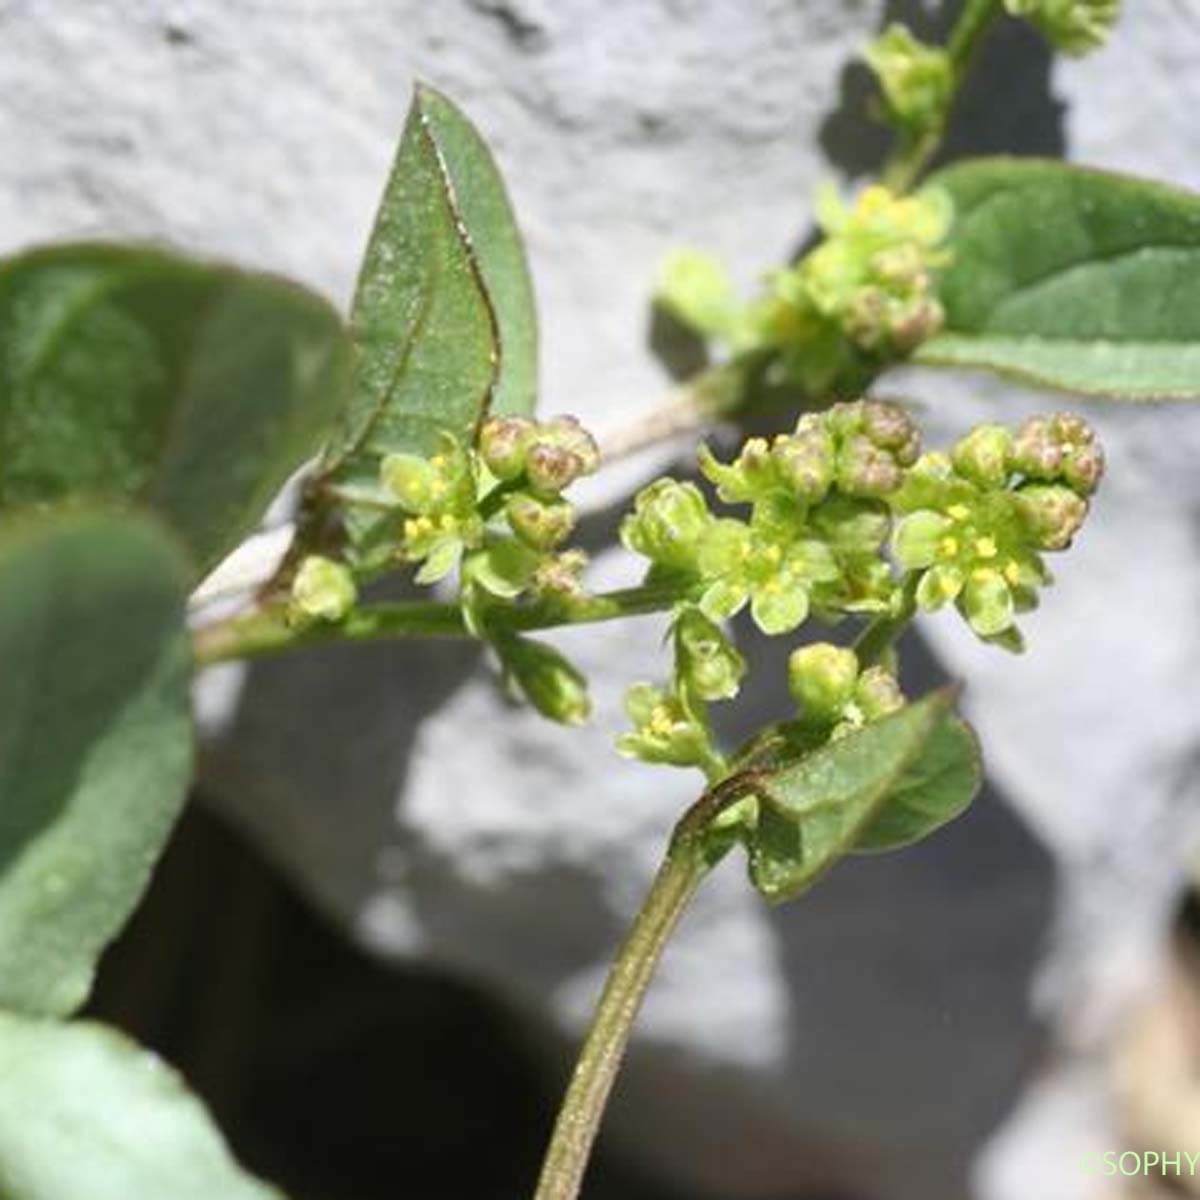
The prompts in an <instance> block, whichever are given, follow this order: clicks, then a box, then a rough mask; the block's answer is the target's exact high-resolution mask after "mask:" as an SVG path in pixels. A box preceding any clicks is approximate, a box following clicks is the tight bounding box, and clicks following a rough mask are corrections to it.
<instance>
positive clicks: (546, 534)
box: [505, 492, 575, 550]
mask: <svg viewBox="0 0 1200 1200" xmlns="http://www.w3.org/2000/svg"><path fill="white" fill-rule="evenodd" d="M505 516H506V517H507V518H508V524H509V527H510V528H511V529H512V531H513V533H515V534H516V535H517V537H519V538H520V539H521V541H523V542H524V543H525V544H526V545H527V546H530V547H532V548H533V549H534V550H553V549H554V548H555V547H556V546H559V545H561V544H562V543H563V542H565V541H566V540H567V538H568V537H570V536H571V531H572V529H574V528H575V510H574V508H572V507H571V505H570V504H568V503H567V502H566V501H565V500H542V499H539V498H538V497H537V496H531V495H529V494H528V493H525V492H515V493H513V495H511V496H510V497H509V498H508V501H507V502H506V504H505Z"/></svg>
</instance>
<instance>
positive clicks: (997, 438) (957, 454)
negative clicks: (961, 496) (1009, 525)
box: [950, 425, 1013, 488]
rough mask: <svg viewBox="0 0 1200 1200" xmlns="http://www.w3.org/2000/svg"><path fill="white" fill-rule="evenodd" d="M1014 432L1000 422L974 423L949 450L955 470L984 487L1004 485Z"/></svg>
mask: <svg viewBox="0 0 1200 1200" xmlns="http://www.w3.org/2000/svg"><path fill="white" fill-rule="evenodd" d="M1012 445H1013V435H1012V433H1011V432H1010V431H1009V430H1008V429H1007V428H1005V426H1003V425H977V426H976V427H975V428H974V429H972V430H971V432H970V433H968V434H967V436H966V437H964V438H962V439H960V440H959V442H958V443H957V444H956V445H955V446H954V449H953V450H952V451H951V452H950V458H951V461H952V462H953V463H954V467H955V469H956V470H957V471H958V473H959V474H960V475H962V476H964V477H965V478H966V479H969V480H971V482H972V483H977V484H979V486H980V487H985V488H1000V487H1003V486H1004V484H1005V482H1006V481H1007V479H1008V472H1009V455H1010V453H1011V451H1012Z"/></svg>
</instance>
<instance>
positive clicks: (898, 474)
mask: <svg viewBox="0 0 1200 1200" xmlns="http://www.w3.org/2000/svg"><path fill="white" fill-rule="evenodd" d="M903 482H904V472H903V470H902V469H901V467H900V466H899V464H898V463H897V462H896V459H895V458H894V456H893V455H892V454H890V453H889V452H888V451H887V450H883V449H880V447H878V446H876V445H875V444H874V443H873V442H872V441H871V440H870V438H869V437H867V436H866V434H856V435H854V436H853V437H851V438H850V439H849V440H848V441H846V442H844V443H843V445H842V446H841V449H840V450H839V452H838V465H837V485H838V487H839V488H840V489H841V490H842V491H843V492H845V493H846V494H847V495H849V496H862V497H878V496H886V495H888V494H889V493H890V492H894V491H895V490H896V489H897V488H898V487H899V486H900V484H901V483H903Z"/></svg>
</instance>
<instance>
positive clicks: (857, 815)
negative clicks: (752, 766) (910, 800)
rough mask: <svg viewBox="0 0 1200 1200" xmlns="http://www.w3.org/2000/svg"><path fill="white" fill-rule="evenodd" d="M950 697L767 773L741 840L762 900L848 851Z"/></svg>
mask: <svg viewBox="0 0 1200 1200" xmlns="http://www.w3.org/2000/svg"><path fill="white" fill-rule="evenodd" d="M951 699H952V696H951V693H949V692H936V693H934V694H933V695H931V696H927V697H926V698H925V699H924V700H920V701H918V702H916V703H915V704H909V705H906V706H905V707H904V708H902V709H900V711H899V712H896V713H893V714H892V715H891V716H889V717H885V718H883V719H882V720H880V721H877V722H874V723H873V724H871V725H868V726H866V728H864V729H862V730H860V731H859V732H857V733H852V734H849V735H848V736H846V737H844V738H840V739H838V740H837V741H835V742H830V743H828V744H827V745H825V746H823V747H821V749H819V750H815V751H813V752H812V753H809V754H806V755H805V756H804V757H802V758H800V759H799V760H798V761H796V762H793V763H791V764H788V765H787V766H784V767H781V768H776V769H773V770H772V771H770V772H769V773H768V774H767V776H766V779H765V781H764V783H763V785H762V787H761V788H760V789H759V790H758V797H759V805H758V823H757V826H756V828H755V829H754V830H753V831H752V832H751V833H750V834H749V839H748V840H749V853H750V877H751V879H752V880H753V882H754V886H755V887H756V888H757V889H758V890H759V892H760V893H761V894H762V895H763V896H764V897H766V899H768V900H770V901H773V902H780V901H783V900H790V899H792V898H793V897H794V896H797V895H799V894H800V893H801V892H803V891H805V890H806V889H807V888H809V887H811V886H812V885H813V883H815V882H816V880H817V879H818V878H819V877H820V876H821V875H823V874H824V873H825V872H826V871H828V870H829V869H830V868H831V867H832V866H833V865H834V864H835V863H836V862H837V861H838V860H839V859H841V858H843V857H844V856H845V855H846V854H848V853H849V852H850V851H851V850H853V849H854V847H855V845H856V844H857V842H858V840H859V838H860V837H861V836H862V834H863V832H864V830H866V829H867V828H869V826H870V824H871V822H872V821H873V820H874V819H875V818H876V817H877V815H878V814H879V812H880V810H881V806H882V805H883V803H884V801H885V800H886V799H887V797H888V794H889V793H890V792H891V791H892V789H893V788H894V787H895V786H896V784H897V782H898V781H899V780H900V779H901V778H903V776H904V774H905V772H906V771H907V770H908V769H909V768H910V767H911V766H912V765H913V764H914V763H915V762H917V760H918V758H919V756H920V755H921V754H922V752H923V751H924V750H925V748H926V746H927V745H928V744H929V742H930V739H931V738H932V736H933V734H934V731H935V730H936V729H937V727H938V725H939V724H941V722H942V720H943V719H944V717H945V715H946V713H947V711H948V709H949V707H950V703H951Z"/></svg>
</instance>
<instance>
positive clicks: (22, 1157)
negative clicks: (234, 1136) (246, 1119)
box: [0, 1013, 281, 1200]
mask: <svg viewBox="0 0 1200 1200" xmlns="http://www.w3.org/2000/svg"><path fill="white" fill-rule="evenodd" d="M0 1063H3V1069H2V1070H0V1195H3V1197H4V1200H281V1198H280V1194H279V1193H278V1192H277V1191H275V1189H274V1188H270V1187H267V1186H266V1185H265V1184H262V1183H259V1182H258V1181H257V1180H255V1179H253V1178H252V1177H251V1176H249V1175H247V1174H246V1173H245V1172H243V1171H242V1170H241V1169H240V1168H239V1167H238V1165H237V1163H236V1162H234V1160H233V1158H232V1156H231V1155H230V1153H229V1149H228V1147H227V1146H226V1145H225V1142H224V1140H223V1139H222V1137H221V1135H220V1133H219V1132H218V1131H217V1129H216V1127H215V1126H214V1125H213V1123H212V1119H211V1118H210V1117H209V1115H208V1113H207V1111H206V1110H205V1108H204V1106H203V1105H202V1104H201V1103H200V1101H199V1100H197V1099H196V1098H195V1097H194V1096H193V1095H192V1094H191V1093H190V1092H189V1091H188V1090H187V1088H186V1087H185V1086H184V1083H183V1081H182V1080H181V1079H180V1077H179V1076H178V1075H177V1074H176V1073H175V1072H174V1071H173V1070H172V1069H171V1068H170V1067H168V1066H167V1065H166V1064H165V1063H164V1062H162V1060H161V1059H159V1058H156V1057H155V1056H154V1055H153V1054H150V1053H149V1052H148V1051H146V1050H143V1049H141V1048H140V1047H138V1046H137V1045H135V1044H134V1043H133V1042H131V1041H129V1040H128V1039H127V1038H125V1037H124V1036H122V1035H121V1034H119V1033H117V1032H116V1031H115V1030H113V1029H109V1028H107V1027H106V1026H104V1025H97V1024H94V1023H92V1022H90V1021H89V1022H71V1023H69V1024H59V1023H57V1022H50V1021H32V1020H27V1019H24V1018H21V1017H17V1016H14V1015H12V1014H10V1013H0Z"/></svg>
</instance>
